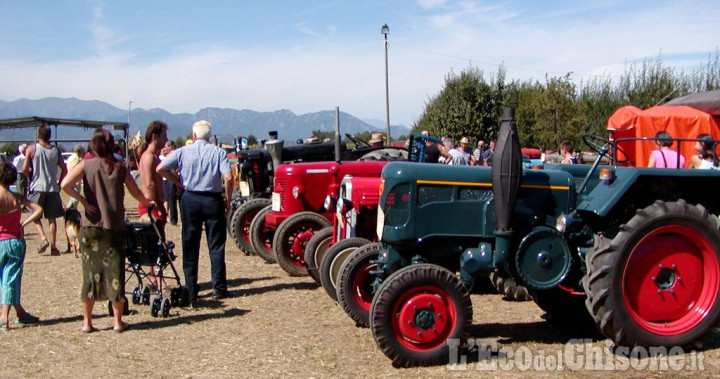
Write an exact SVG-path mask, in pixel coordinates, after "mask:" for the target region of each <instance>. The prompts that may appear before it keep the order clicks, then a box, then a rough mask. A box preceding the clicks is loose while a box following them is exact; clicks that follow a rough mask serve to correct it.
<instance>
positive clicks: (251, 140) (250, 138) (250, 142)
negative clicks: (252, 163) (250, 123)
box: [247, 134, 258, 146]
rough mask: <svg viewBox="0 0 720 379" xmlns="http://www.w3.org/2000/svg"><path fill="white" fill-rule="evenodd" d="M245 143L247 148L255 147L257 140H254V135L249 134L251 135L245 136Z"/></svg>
mask: <svg viewBox="0 0 720 379" xmlns="http://www.w3.org/2000/svg"><path fill="white" fill-rule="evenodd" d="M247 143H248V146H255V145H257V144H258V140H257V138H255V136H254V135H252V134H251V135H249V136H247Z"/></svg>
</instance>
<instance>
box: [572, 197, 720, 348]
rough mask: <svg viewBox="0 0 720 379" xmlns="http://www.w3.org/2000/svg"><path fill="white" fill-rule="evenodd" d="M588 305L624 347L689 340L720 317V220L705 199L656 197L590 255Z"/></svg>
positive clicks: (586, 282) (607, 332)
mask: <svg viewBox="0 0 720 379" xmlns="http://www.w3.org/2000/svg"><path fill="white" fill-rule="evenodd" d="M586 262H587V269H588V270H587V275H586V276H585V278H584V279H583V285H584V287H585V290H586V293H587V300H586V303H585V305H586V307H587V309H588V310H589V311H590V313H591V315H592V317H593V319H594V320H595V323H596V325H597V326H598V328H599V329H600V331H601V332H602V333H603V334H604V335H605V336H607V337H608V338H611V339H613V340H614V341H615V343H616V344H617V345H622V346H630V347H633V346H638V345H639V346H688V345H690V344H692V343H693V342H695V341H696V340H698V339H700V338H701V337H703V336H704V335H705V334H706V333H707V332H708V331H709V330H710V328H712V327H713V326H714V325H715V324H716V323H717V322H718V318H719V316H720V301H718V300H719V295H720V221H719V220H718V217H717V216H716V215H712V214H709V213H708V212H707V211H706V210H705V208H703V207H702V206H700V205H691V204H687V203H686V202H685V201H684V200H678V201H675V202H662V201H657V202H655V203H654V204H652V205H650V206H648V207H646V208H644V209H641V210H638V212H637V213H636V214H635V216H633V217H632V218H631V219H630V221H629V222H628V223H627V224H624V225H621V226H620V230H619V232H618V233H617V234H616V235H615V237H614V238H612V239H609V238H603V237H600V238H598V241H596V244H595V248H594V249H593V251H592V252H591V253H590V254H589V255H588V257H587V260H586Z"/></svg>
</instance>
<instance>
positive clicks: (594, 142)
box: [582, 134, 629, 165]
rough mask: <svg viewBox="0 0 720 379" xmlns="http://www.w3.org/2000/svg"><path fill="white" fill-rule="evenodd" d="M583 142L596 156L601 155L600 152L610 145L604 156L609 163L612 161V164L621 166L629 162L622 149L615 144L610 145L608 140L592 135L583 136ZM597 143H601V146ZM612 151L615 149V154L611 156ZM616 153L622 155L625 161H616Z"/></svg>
mask: <svg viewBox="0 0 720 379" xmlns="http://www.w3.org/2000/svg"><path fill="white" fill-rule="evenodd" d="M582 138H583V142H585V144H586V145H588V146H589V147H590V149H591V150H592V151H594V152H596V153H598V154H601V151H602V149H603V147H604V146H605V145H610V148H609V149H608V151H606V152H605V154H607V155H608V158H610V161H614V162H615V163H614V164H616V165H617V164H622V163H627V162H629V160H628V157H629V155H627V153H626V152H625V151H623V149H621V148H620V146H618V145H617V144H616V143H612V142H610V141H609V140H607V139H605V138H602V137H598V136H596V135H594V134H585V135H583V137H582ZM598 142H602V144H599V143H598ZM612 149H615V154H612ZM617 152H620V153H622V155H623V156H624V157H625V159H622V160H619V159H617Z"/></svg>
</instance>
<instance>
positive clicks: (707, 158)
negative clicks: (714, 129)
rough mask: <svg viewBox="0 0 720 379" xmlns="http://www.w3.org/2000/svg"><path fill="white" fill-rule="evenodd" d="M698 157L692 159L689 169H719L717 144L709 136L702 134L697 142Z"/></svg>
mask: <svg viewBox="0 0 720 379" xmlns="http://www.w3.org/2000/svg"><path fill="white" fill-rule="evenodd" d="M695 151H697V154H696V155H693V156H692V158H690V163H688V168H700V169H717V155H716V154H715V142H714V141H713V138H712V136H711V135H709V134H700V135H698V136H697V141H696V142H695Z"/></svg>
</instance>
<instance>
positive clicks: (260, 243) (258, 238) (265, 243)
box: [250, 205, 277, 263]
mask: <svg viewBox="0 0 720 379" xmlns="http://www.w3.org/2000/svg"><path fill="white" fill-rule="evenodd" d="M270 212H272V205H268V206H267V207H265V208H263V209H261V210H260V212H258V213H257V214H256V215H255V217H254V218H253V220H252V222H251V223H250V241H251V242H252V247H253V250H254V251H255V254H257V256H259V257H260V258H262V259H263V260H264V261H265V262H267V263H277V257H276V256H275V252H274V251H273V248H272V240H273V237H274V236H275V230H268V229H267V227H266V225H265V215H266V214H268V213H270Z"/></svg>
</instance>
